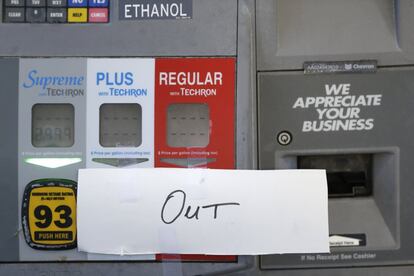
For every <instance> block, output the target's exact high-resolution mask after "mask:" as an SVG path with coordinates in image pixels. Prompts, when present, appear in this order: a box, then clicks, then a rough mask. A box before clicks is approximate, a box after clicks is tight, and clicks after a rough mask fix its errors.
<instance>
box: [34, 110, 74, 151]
mask: <svg viewBox="0 0 414 276" xmlns="http://www.w3.org/2000/svg"><path fill="white" fill-rule="evenodd" d="M74 123H75V111H74V107H73V105H71V104H36V105H34V106H33V108H32V145H33V146H34V147H39V148H65V147H71V146H72V145H73V144H74Z"/></svg>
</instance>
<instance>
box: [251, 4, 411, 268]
mask: <svg viewBox="0 0 414 276" xmlns="http://www.w3.org/2000/svg"><path fill="white" fill-rule="evenodd" d="M413 12H414V11H413V9H412V7H411V6H410V5H409V4H408V3H407V2H398V3H397V2H390V1H365V2H364V3H360V2H358V1H340V0H337V1H283V0H281V1H273V2H271V1H257V25H256V28H257V45H258V50H257V58H258V59H257V67H258V68H257V69H258V73H257V82H258V83H257V87H258V91H257V94H258V125H257V127H258V156H259V168H260V169H264V170H266V169H325V170H326V174H327V181H328V192H329V225H330V238H329V242H330V248H331V253H330V254H293V255H292V254H290V255H289V254H288V255H268V256H262V257H261V258H260V267H261V269H262V270H264V271H266V272H268V273H269V274H271V272H272V273H275V274H277V273H276V272H275V271H277V270H278V269H283V271H285V269H299V270H296V272H295V273H297V274H298V275H302V274H303V275H305V274H306V273H307V272H309V270H307V268H312V269H318V268H324V269H325V270H324V271H325V272H323V273H328V274H329V273H336V272H335V271H339V270H338V269H337V270H334V269H333V270H329V269H326V268H339V267H342V268H344V267H347V268H348V270H345V269H342V270H341V273H345V274H344V275H348V274H349V275H351V274H352V275H359V273H364V272H362V271H363V270H362V269H357V268H356V267H365V266H370V267H375V266H387V265H398V264H410V263H412V262H413V260H414V247H413V246H412V243H411V241H412V238H411V234H410V233H411V232H412V231H411V230H412V229H413V226H414V225H413V222H412V221H413V219H412V214H411V213H412V212H411V211H410V210H411V209H412V207H413V205H412V201H411V199H410V198H411V195H412V192H413V191H412V188H411V183H412V182H413V180H414V179H413V176H412V174H411V172H410V171H411V169H410V166H411V161H410V158H411V156H412V154H413V147H412V143H411V142H410V141H411V139H412V137H411V135H412V134H411V132H410V131H409V130H410V129H411V128H412V127H413V124H414V121H413V118H412V116H411V114H410V110H412V108H411V103H412V102H413V95H412V93H411V91H412V90H413V88H414V82H413V81H412V79H413V76H414V69H413V68H412V67H411V66H410V64H411V63H412V60H414V56H413V50H414V48H413V47H412V39H413V36H412V35H411V34H410V32H409V31H408V26H409V25H410V24H411V23H412V16H408V15H409V14H412V13H413ZM362 14H364V15H363V16H362ZM328 18H335V20H329V22H331V23H329V24H326V23H327V22H328V21H327V20H328ZM275 26H276V27H275ZM394 65H399V66H395V67H394ZM350 267H353V269H350ZM389 271H393V272H391V273H397V271H398V270H397V269H396V268H390V270H389ZM291 273H293V272H291ZM321 273H322V272H321ZM338 273H339V272H338ZM401 273H402V272H401ZM295 275H296V274H295ZM321 275H322V274H321Z"/></svg>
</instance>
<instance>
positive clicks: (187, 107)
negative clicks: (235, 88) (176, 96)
mask: <svg viewBox="0 0 414 276" xmlns="http://www.w3.org/2000/svg"><path fill="white" fill-rule="evenodd" d="M167 116H168V118H167V135H168V137H167V143H168V145H169V146H170V147H206V146H207V145H208V143H209V140H210V136H209V133H210V116H209V108H208V105H206V104H172V105H170V106H169V107H168V113H167Z"/></svg>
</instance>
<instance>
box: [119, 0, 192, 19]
mask: <svg viewBox="0 0 414 276" xmlns="http://www.w3.org/2000/svg"><path fill="white" fill-rule="evenodd" d="M192 16H193V1H192V0H120V1H119V19H120V20H151V19H190V18H192Z"/></svg>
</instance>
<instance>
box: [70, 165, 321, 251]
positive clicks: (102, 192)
mask: <svg viewBox="0 0 414 276" xmlns="http://www.w3.org/2000/svg"><path fill="white" fill-rule="evenodd" d="M77 208H78V209H77V214H78V217H77V224H78V248H79V250H80V251H86V252H90V253H101V254H120V255H128V254H154V253H178V254H213V255H256V254H274V253H311V252H312V253H323V252H329V231H328V195H327V183H326V175H325V171H322V170H285V171H283V170H278V171H276V170H275V171H271V170H269V171H248V170H244V171H241V170H211V169H84V170H80V171H79V182H78V207H77Z"/></svg>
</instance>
